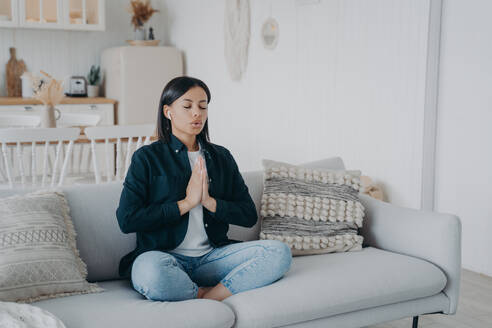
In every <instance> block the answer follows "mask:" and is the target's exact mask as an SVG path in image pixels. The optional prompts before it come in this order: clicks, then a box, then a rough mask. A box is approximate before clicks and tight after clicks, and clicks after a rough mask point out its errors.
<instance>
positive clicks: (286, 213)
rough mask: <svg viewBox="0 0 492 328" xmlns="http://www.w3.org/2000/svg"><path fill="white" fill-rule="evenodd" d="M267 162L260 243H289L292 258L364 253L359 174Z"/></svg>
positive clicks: (264, 168) (264, 174)
mask: <svg viewBox="0 0 492 328" xmlns="http://www.w3.org/2000/svg"><path fill="white" fill-rule="evenodd" d="M262 164H263V181H264V183H263V188H264V189H263V195H262V199H261V211H260V215H261V219H262V221H261V232H260V239H274V240H280V241H282V242H284V243H286V244H288V245H289V247H290V248H291V250H292V255H293V256H296V255H310V254H323V253H331V252H345V251H358V250H361V249H362V241H363V237H362V236H360V235H358V229H359V228H361V227H362V220H363V217H364V206H363V205H362V204H361V203H360V201H359V195H358V194H359V189H360V179H359V178H360V174H361V172H360V171H346V170H327V169H310V168H304V167H301V166H296V165H291V164H287V163H282V162H276V161H272V160H266V159H264V160H263V161H262Z"/></svg>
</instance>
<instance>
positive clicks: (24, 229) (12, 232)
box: [0, 191, 102, 302]
mask: <svg viewBox="0 0 492 328" xmlns="http://www.w3.org/2000/svg"><path fill="white" fill-rule="evenodd" d="M86 276H87V270H86V265H85V263H84V262H82V260H81V259H80V257H79V252H78V250H77V247H76V245H75V230H74V227H73V224H72V220H71V218H70V213H69V207H68V204H67V201H66V199H65V197H64V195H63V193H61V192H54V191H38V192H34V193H30V194H26V195H15V196H11V197H7V198H2V199H0V301H14V302H34V301H38V300H42V299H47V298H55V297H59V296H67V295H73V294H82V293H91V292H99V291H102V289H101V288H99V287H98V286H97V285H96V284H90V283H88V282H87V281H86V280H85V278H86Z"/></svg>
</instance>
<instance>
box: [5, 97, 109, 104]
mask: <svg viewBox="0 0 492 328" xmlns="http://www.w3.org/2000/svg"><path fill="white" fill-rule="evenodd" d="M61 103H62V104H116V103H117V100H114V99H109V98H103V97H95V98H89V97H65V98H63V100H62V101H61ZM42 104H43V103H42V102H40V101H39V100H37V99H34V98H22V97H0V106H9V105H42Z"/></svg>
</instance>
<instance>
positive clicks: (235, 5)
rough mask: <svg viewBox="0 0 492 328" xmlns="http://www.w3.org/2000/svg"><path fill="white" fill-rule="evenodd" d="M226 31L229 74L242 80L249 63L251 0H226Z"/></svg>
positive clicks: (232, 77) (235, 78)
mask: <svg viewBox="0 0 492 328" xmlns="http://www.w3.org/2000/svg"><path fill="white" fill-rule="evenodd" d="M224 33H225V34H224V45H225V49H224V53H225V59H226V64H227V69H228V71H229V75H230V76H231V79H233V80H240V79H241V77H242V75H243V74H244V72H245V71H246V66H247V64H248V46H249V37H250V10H249V0H226V3H225V20H224Z"/></svg>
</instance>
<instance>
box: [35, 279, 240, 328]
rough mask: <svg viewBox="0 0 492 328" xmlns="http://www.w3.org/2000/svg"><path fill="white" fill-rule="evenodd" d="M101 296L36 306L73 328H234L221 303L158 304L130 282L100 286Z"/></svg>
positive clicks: (197, 300) (50, 301) (85, 296)
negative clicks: (138, 290)
mask: <svg viewBox="0 0 492 328" xmlns="http://www.w3.org/2000/svg"><path fill="white" fill-rule="evenodd" d="M99 286H100V287H102V288H104V289H105V291H104V292H102V293H97V294H86V295H77V296H68V297H61V298H57V299H52V300H44V301H39V302H35V303H32V305H34V306H38V307H40V308H42V309H44V310H47V311H49V312H51V313H52V314H54V315H55V316H57V317H58V318H59V319H60V320H61V321H63V323H64V324H65V326H67V327H70V328H108V327H118V328H126V327H131V328H134V327H146V328H152V327H159V328H162V327H187V328H195V327H210V328H215V327H232V325H233V324H234V313H233V312H232V311H231V309H230V308H229V307H228V306H227V305H225V304H223V303H221V302H217V301H212V300H204V299H196V300H188V301H182V302H154V301H150V300H147V299H146V298H145V297H143V296H142V295H140V294H139V293H137V292H136V291H135V290H134V289H133V288H132V287H131V284H130V282H129V281H128V280H113V281H106V282H101V283H99Z"/></svg>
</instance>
